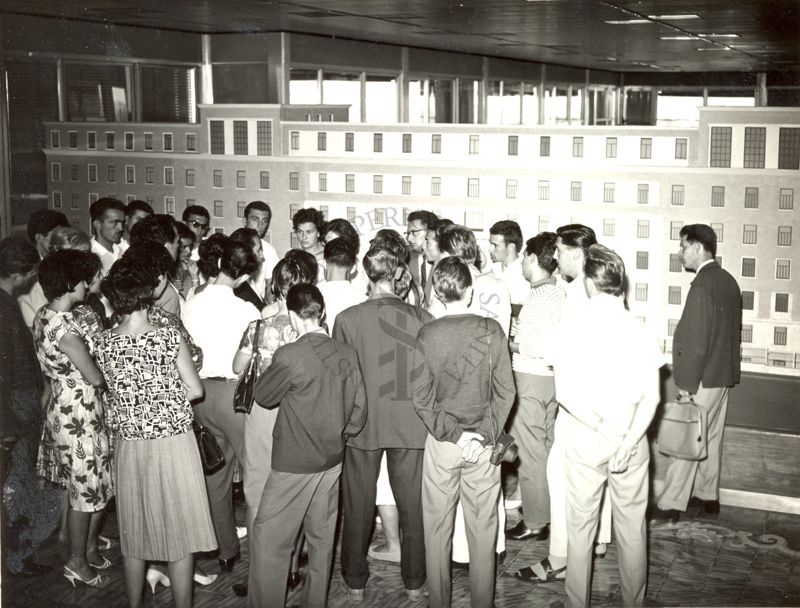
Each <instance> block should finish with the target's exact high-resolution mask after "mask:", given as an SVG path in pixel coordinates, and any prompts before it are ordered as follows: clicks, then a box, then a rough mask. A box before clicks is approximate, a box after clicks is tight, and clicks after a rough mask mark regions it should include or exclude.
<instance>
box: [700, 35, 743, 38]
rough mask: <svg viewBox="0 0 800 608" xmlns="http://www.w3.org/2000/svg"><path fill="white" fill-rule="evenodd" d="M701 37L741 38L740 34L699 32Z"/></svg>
mask: <svg viewBox="0 0 800 608" xmlns="http://www.w3.org/2000/svg"><path fill="white" fill-rule="evenodd" d="M697 35H698V36H699V37H700V38H739V37H740V36H739V34H697Z"/></svg>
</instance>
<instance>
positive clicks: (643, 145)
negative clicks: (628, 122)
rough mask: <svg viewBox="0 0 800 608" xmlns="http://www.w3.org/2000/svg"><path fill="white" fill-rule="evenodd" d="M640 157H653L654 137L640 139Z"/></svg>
mask: <svg viewBox="0 0 800 608" xmlns="http://www.w3.org/2000/svg"><path fill="white" fill-rule="evenodd" d="M639 158H642V159H649V158H653V138H652V137H642V139H641V140H640V141H639Z"/></svg>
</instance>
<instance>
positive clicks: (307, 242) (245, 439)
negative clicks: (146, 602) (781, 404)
mask: <svg viewBox="0 0 800 608" xmlns="http://www.w3.org/2000/svg"><path fill="white" fill-rule="evenodd" d="M90 215H91V218H90V219H91V226H92V235H91V237H89V235H86V234H84V233H83V232H81V231H80V230H78V229H76V228H73V227H71V226H70V225H69V223H68V222H67V219H66V217H65V216H64V215H63V214H61V213H59V212H57V211H54V210H42V211H37V212H35V213H33V214H32V216H31V219H30V222H29V224H28V239H27V240H26V239H23V238H21V237H8V238H6V239H4V240H2V241H0V306H2V311H3V313H2V314H3V320H4V323H3V324H2V330H0V339H1V340H2V342H1V343H0V347H1V348H0V364H1V366H0V387H2V388H1V390H2V403H3V407H2V417H3V419H2V429H3V438H2V447H3V450H2V455H3V461H2V464H3V468H2V475H3V483H4V494H3V506H4V510H5V513H4V515H5V517H4V531H3V547H4V559H3V561H4V568H5V569H6V570H7V571H8V572H10V573H21V574H27V575H37V574H41V573H42V571H43V567H42V566H41V565H38V564H36V563H35V562H33V561H32V560H31V556H32V555H33V554H34V552H35V550H36V548H37V546H38V545H39V544H40V543H41V542H43V541H44V540H45V539H46V538H48V537H49V536H50V535H51V534H52V533H53V532H54V530H55V529H56V528H57V527H59V525H60V526H61V530H60V532H59V537H60V539H62V540H63V541H64V542H67V543H68V544H69V558H68V559H67V561H66V562H65V564H64V565H63V575H64V577H66V578H67V580H68V581H69V582H70V583H71V584H72V585H76V584H83V585H88V586H91V587H96V588H102V587H105V586H107V585H108V584H109V582H110V578H109V576H108V575H107V574H106V573H107V571H108V568H109V567H110V566H111V560H110V559H109V557H108V556H107V555H106V554H105V553H104V551H107V550H108V549H109V548H111V547H112V546H114V545H115V544H117V543H119V545H120V548H121V552H122V556H123V561H124V573H125V583H126V591H127V596H128V603H129V605H130V606H132V607H136V606H140V605H141V604H142V596H143V590H144V588H145V582H147V583H149V585H150V587H151V589H153V590H155V588H156V585H158V584H160V583H161V584H164V585H167V586H170V587H171V590H172V594H173V598H174V603H175V605H176V606H181V607H183V606H190V605H191V604H192V581H193V580H194V581H197V582H199V583H201V584H207V583H209V582H213V580H214V579H215V578H216V577H217V575H208V574H206V573H204V572H202V571H201V570H200V569H199V568H198V566H197V564H196V563H195V560H194V556H195V555H196V554H198V553H199V554H203V555H208V554H209V553H210V552H215V555H216V556H217V558H218V560H219V567H220V572H221V573H223V574H224V573H226V572H231V571H232V570H233V567H234V565H235V564H236V562H237V561H238V560H239V559H240V555H241V553H240V539H241V538H242V537H244V536H245V535H246V536H247V537H248V538H249V543H250V544H249V558H250V563H249V576H248V579H247V581H246V582H245V581H239V582H238V583H237V584H235V585H233V592H235V593H236V594H237V595H240V596H247V598H248V599H247V601H248V605H249V606H252V607H265V606H269V607H272V606H282V605H284V602H285V598H286V594H287V590H288V589H291V588H294V587H297V586H298V585H300V584H302V585H303V590H302V602H303V605H304V606H324V605H326V603H327V600H328V597H329V593H331V591H330V580H331V569H332V563H333V556H334V551H335V546H334V543H335V540H334V538H335V533H336V529H337V518H338V517H339V515H341V518H342V534H341V570H342V572H341V574H342V578H343V584H342V587H343V593H345V594H346V595H347V596H348V597H349V598H350V599H351V600H354V601H359V600H363V599H364V597H365V589H366V587H367V584H368V579H369V575H370V571H369V561H368V556H370V557H372V558H375V559H386V560H389V561H396V562H399V566H400V573H401V577H402V580H403V583H404V586H405V589H406V593H407V595H408V598H409V599H410V600H411V601H423V600H426V599H427V601H428V602H429V604H430V605H431V606H433V607H440V606H449V605H450V602H451V594H452V592H451V585H452V582H451V580H452V579H451V569H452V568H454V567H459V564H461V565H466V564H468V568H469V580H470V594H471V604H472V605H473V606H475V607H476V608H483V607H490V606H492V605H493V601H494V584H495V573H496V567H497V564H498V563H501V562H502V560H503V559H504V558H505V542H506V540H507V539H509V540H512V541H519V540H527V539H535V540H539V541H548V540H549V551H548V556H547V557H546V558H545V559H543V560H541V561H540V562H537V563H534V564H530V565H528V566H525V567H523V568H521V569H519V570H518V571H517V572H516V573H515V574H514V575H515V576H516V577H517V578H519V579H520V580H522V581H525V582H528V583H531V584H533V585H546V584H557V583H559V582H563V583H564V584H565V587H566V594H567V598H568V604H569V605H570V606H582V605H584V606H585V605H588V604H589V599H590V590H591V578H592V558H593V555H595V554H598V555H600V554H603V553H604V552H605V546H606V544H607V543H608V542H610V540H611V530H612V527H613V530H614V533H615V539H616V543H617V546H618V553H619V562H620V579H621V591H622V597H623V602H624V604H625V605H626V606H627V605H630V606H637V605H638V606H640V605H642V604H643V602H644V597H645V590H646V583H647V520H648V517H649V518H650V519H651V520H652V523H655V524H658V523H663V522H666V523H671V522H675V521H677V519H678V517H679V516H680V512H681V511H685V510H686V509H687V505H688V503H689V501H690V499H693V500H701V501H702V502H703V504H704V506H705V508H706V510H707V511H708V512H714V511H715V510H718V509H719V502H718V499H719V468H720V462H719V460H720V455H721V435H722V425H724V418H725V412H726V406H727V397H728V393H729V389H730V388H731V387H732V386H733V385H735V384H736V383H737V382H738V380H739V348H738V347H739V338H738V336H739V329H740V327H739V325H740V317H741V304H740V294H739V289H738V286H737V285H736V282H735V280H734V279H733V278H732V277H731V276H730V275H729V274H728V273H727V272H725V271H724V270H722V269H721V268H720V267H719V265H718V264H717V263H716V262H715V260H714V256H715V253H716V237H715V234H714V232H713V230H712V229H711V228H710V227H709V226H706V225H703V224H693V225H687V226H684V227H683V229H682V231H681V249H680V259H681V261H682V263H683V265H684V267H685V268H686V269H687V270H691V271H693V272H696V273H697V276H696V278H695V279H694V282H693V283H692V287H691V290H690V292H689V295H688V297H687V301H686V308H685V311H684V314H683V317H682V319H681V321H680V323H679V324H678V326H677V329H676V331H675V337H674V347H673V350H674V377H675V382H676V384H677V386H678V389H679V391H680V393H681V395H682V396H684V395H685V396H686V397H692V398H693V399H695V400H696V403H697V404H698V406H700V407H703V408H705V409H707V410H708V416H709V425H710V427H709V433H708V453H709V457H708V458H707V459H706V460H704V461H700V462H697V461H687V460H683V459H680V458H672V460H671V461H670V466H669V469H668V471H667V477H666V484H665V488H664V490H663V492H662V493H661V495H660V496H659V497H657V499H656V501H655V503H654V504H650V500H649V492H650V483H649V477H648V475H649V461H650V452H649V450H650V447H649V445H650V443H649V441H648V435H647V433H648V429H649V428H650V427H651V422H652V420H653V418H654V415H655V413H656V409H657V406H658V404H659V402H660V401H661V398H662V397H661V393H660V368H661V367H662V364H663V363H664V358H663V355H662V353H661V351H660V349H659V348H658V346H657V343H656V341H655V339H654V338H653V337H651V336H650V335H649V333H648V332H647V330H646V329H645V326H644V325H643V324H642V323H641V322H640V321H638V320H637V319H636V317H634V316H633V315H631V313H630V312H628V310H627V307H626V303H625V293H626V287H627V284H626V274H625V266H624V263H623V261H622V259H621V258H620V256H619V255H618V254H617V253H615V252H614V251H612V250H611V249H609V248H607V247H605V246H603V245H601V244H598V243H597V239H596V236H595V233H594V231H593V230H592V229H591V228H590V227H588V226H584V225H581V224H570V225H566V226H562V227H560V228H558V230H557V231H556V232H540V233H538V234H535V235H531V237H530V238H528V239H527V240H524V239H523V231H522V228H521V227H520V225H519V224H518V223H517V222H514V221H510V220H506V221H500V222H497V223H496V224H494V225H493V226H492V227H491V228H490V230H489V241H488V256H487V254H486V253H485V252H484V251H483V250H482V249H481V246H480V244H479V243H478V240H477V238H476V236H475V234H474V232H473V231H471V230H470V229H468V228H466V227H464V226H461V225H458V224H455V223H453V222H452V221H450V220H447V219H445V218H440V217H437V216H436V215H435V214H434V213H432V212H430V211H425V210H417V211H413V212H411V213H410V214H409V215H408V218H407V220H408V221H407V226H406V229H405V234H404V235H403V234H401V233H400V232H398V231H396V230H393V229H390V228H384V229H381V230H379V231H377V233H375V234H374V235H370V236H371V237H372V238H371V240H369V246H368V248H367V251H366V252H364V253H363V254H362V253H361V246H362V242H361V241H362V239H361V235H360V234H359V233H358V232H357V231H356V230H355V229H354V227H353V225H352V224H351V223H350V222H349V221H347V220H344V219H341V218H336V219H331V220H330V221H325V219H324V217H323V215H322V213H320V212H319V211H318V210H316V209H313V208H305V209H301V210H300V211H298V212H297V213H296V214H295V215H294V217H293V218H292V223H293V229H294V231H295V233H296V235H297V238H298V243H299V245H300V247H299V248H298V249H292V250H289V251H288V252H286V254H285V255H284V256H283V257H280V256H279V255H278V253H277V252H276V250H275V248H274V247H273V246H272V245H271V244H270V243H269V242H268V241H267V240H266V238H265V237H266V235H267V231H268V229H269V226H270V222H271V219H272V212H271V209H270V207H269V206H268V205H267V204H266V203H263V202H261V201H254V202H252V203H250V204H249V205H248V206H247V207H246V209H245V211H244V221H243V224H244V225H243V227H241V228H239V229H237V230H235V231H234V232H233V233H232V234H230V235H224V234H218V233H214V234H211V235H208V232H209V230H210V215H209V213H208V210H207V209H205V208H204V207H202V206H199V205H192V206H189V207H187V208H186V209H185V211H184V213H183V216H182V221H181V222H179V221H177V220H176V219H175V218H173V217H172V216H171V215H165V214H156V213H154V212H153V209H152V208H150V206H149V205H148V204H147V203H145V202H143V201H133V202H130V203H128V204H127V205H124V204H123V203H122V202H120V201H117V200H114V199H109V198H104V199H100V200H98V201H96V202H94V203H93V204H92V206H91V210H90ZM254 357H257V359H253V358H254ZM251 360H254V361H255V364H256V365H257V374H258V379H257V382H256V383H255V385H254V387H253V395H254V402H255V403H254V405H253V406H252V409H250V410H249V412H247V411H241V410H240V409H234V406H233V402H234V394H235V392H236V388H237V383H238V382H239V380H240V376H241V375H242V373H243V372H244V371H245V370H246V369H247V368H248V367H249V366H250V364H251ZM195 423H200V424H201V425H203V426H204V427H205V428H206V429H207V430H208V431H210V432H211V433H212V434H213V436H214V438H215V439H216V442H217V444H218V445H219V448H220V450H221V452H222V454H223V456H224V464H223V465H222V466H221V467H220V468H218V469H217V470H215V471H213V472H210V473H209V472H206V473H204V471H203V467H202V465H201V459H200V454H199V452H198V447H197V442H196V440H195V434H194V433H193V426H194V424H195ZM506 433H508V434H510V437H509V436H508V435H507V434H506ZM512 441H513V444H512V445H510V446H509V444H511V443H512ZM517 452H518V455H517ZM515 456H516V457H515ZM504 461H505V462H507V463H509V464H507V465H505V466H503V467H501V466H500V465H501V463H502V462H504ZM509 471H512V472H513V474H515V476H516V477H517V478H518V484H517V491H516V492H513V493H509V495H508V496H505V497H504V496H503V491H502V485H503V484H501V476H502V475H507V474H508V472H509ZM239 479H241V482H242V486H243V494H244V500H245V503H246V513H247V515H246V526H244V527H241V526H237V522H236V519H235V516H234V485H235V483H236V482H237V481H238V480H239ZM340 482H341V488H340ZM515 501H516V503H517V504H519V505H521V507H520V508H521V513H522V517H521V519H520V520H519V522H518V523H517V524H516V525H515V526H513V527H510V528H508V529H507V530H506V526H505V516H506V509H507V508H510V507H513V506H514V504H515ZM110 502H112V503H113V504H115V506H116V512H117V520H118V525H119V539H118V540H117V539H115V538H110V537H107V536H104V535H103V534H102V532H103V523H104V514H105V511H106V507H107V505H108V504H109V503H110ZM649 504H650V509H649V510H648V505H649ZM376 507H377V512H378V513H379V515H380V518H381V522H382V524H383V530H384V534H383V536H384V541H383V542H382V543H378V542H373V541H374V539H373V535H374V527H375V521H376V520H375V515H376ZM59 513H60V514H61V517H59ZM303 555H307V567H306V568H305V571H304V573H303V574H301V572H300V560H301V556H303Z"/></svg>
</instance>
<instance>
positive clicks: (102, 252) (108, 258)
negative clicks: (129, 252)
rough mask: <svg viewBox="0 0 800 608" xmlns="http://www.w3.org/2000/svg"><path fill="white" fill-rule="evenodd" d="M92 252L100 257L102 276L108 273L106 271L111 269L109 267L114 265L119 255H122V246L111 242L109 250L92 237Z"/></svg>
mask: <svg viewBox="0 0 800 608" xmlns="http://www.w3.org/2000/svg"><path fill="white" fill-rule="evenodd" d="M91 243H92V253H95V254H97V257H99V258H100V264H101V266H102V267H101V269H100V272H101V274H102V275H103V276H106V275H107V274H108V271H109V270H111V267H112V266H113V265H114V262H116V261H117V260H118V259H119V258H120V257H122V248H121V247H120V246H119V245H116V244H113V245H111V251H109V250H108V249H106V248H105V247H103V246H102V245H101V244H100V243H98V242H97V239H95V238H94V237H92V241H91Z"/></svg>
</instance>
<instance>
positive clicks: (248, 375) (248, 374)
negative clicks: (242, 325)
mask: <svg viewBox="0 0 800 608" xmlns="http://www.w3.org/2000/svg"><path fill="white" fill-rule="evenodd" d="M262 325H264V321H263V320H261V319H259V320H258V321H257V322H256V329H255V336H254V337H253V354H252V355H250V361H249V363H248V364H247V369H245V370H244V373H243V374H242V377H241V378H239V383H238V384H237V385H236V391H234V393H233V410H234V411H235V412H236V413H238V414H249V413H250V411H251V410H252V409H253V389H254V388H255V386H256V381H257V380H258V372H259V369H260V368H261V349H260V348H259V347H260V345H261V327H262Z"/></svg>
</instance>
